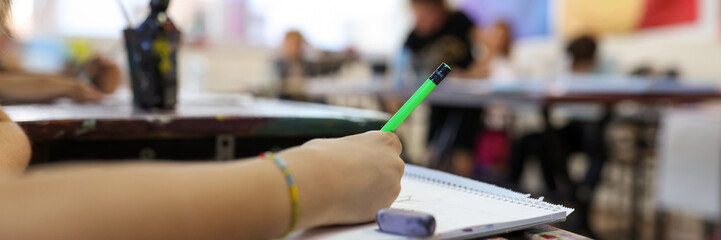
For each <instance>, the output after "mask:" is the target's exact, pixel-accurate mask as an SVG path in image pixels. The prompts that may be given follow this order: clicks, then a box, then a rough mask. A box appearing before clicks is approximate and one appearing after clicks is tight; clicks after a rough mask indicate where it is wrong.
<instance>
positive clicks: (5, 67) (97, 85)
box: [0, 3, 121, 102]
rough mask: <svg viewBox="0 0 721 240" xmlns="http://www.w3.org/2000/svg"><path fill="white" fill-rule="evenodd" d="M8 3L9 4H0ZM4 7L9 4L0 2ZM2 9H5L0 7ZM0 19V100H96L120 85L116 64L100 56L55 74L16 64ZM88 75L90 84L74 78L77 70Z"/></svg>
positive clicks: (7, 31) (6, 27)
mask: <svg viewBox="0 0 721 240" xmlns="http://www.w3.org/2000/svg"><path fill="white" fill-rule="evenodd" d="M2 4H9V3H2ZM0 6H1V7H2V8H7V6H8V5H1V4H0ZM2 11H6V10H5V9H2ZM5 19H6V18H5V16H3V17H2V21H1V22H0V48H2V50H3V52H4V53H5V54H1V55H0V100H3V101H9V102H38V101H40V102H42V101H51V100H53V99H56V98H62V97H67V98H72V99H73V100H75V101H78V102H91V101H99V100H100V99H101V98H102V96H103V94H104V93H112V92H114V91H115V89H116V88H117V87H118V85H119V84H120V77H121V76H120V70H119V68H118V66H117V65H115V64H114V63H112V62H110V61H108V60H107V59H105V58H102V57H95V58H94V59H92V60H90V61H89V62H88V63H87V64H86V65H85V67H82V68H80V70H81V71H77V70H76V71H73V72H71V71H67V72H65V73H57V74H37V73H31V72H28V71H26V70H24V69H22V67H21V66H20V64H19V60H18V59H17V57H16V56H15V55H13V54H9V52H12V51H9V50H10V49H11V48H15V47H16V45H17V44H16V43H15V42H14V39H13V38H12V33H11V32H10V30H9V29H10V28H9V27H8V26H7V23H8V21H6V20H5ZM68 70H69V69H68ZM81 72H82V73H84V74H86V75H87V76H89V78H90V79H89V80H90V81H91V82H92V83H93V84H89V83H84V82H82V81H80V80H79V79H77V78H76V77H73V75H75V76H77V75H78V74H79V73H81Z"/></svg>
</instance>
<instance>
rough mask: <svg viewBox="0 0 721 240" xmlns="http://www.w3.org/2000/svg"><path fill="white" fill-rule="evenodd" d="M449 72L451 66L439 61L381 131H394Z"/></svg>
mask: <svg viewBox="0 0 721 240" xmlns="http://www.w3.org/2000/svg"><path fill="white" fill-rule="evenodd" d="M449 72H451V67H449V66H448V64H446V63H441V65H440V66H438V68H436V71H433V74H431V76H430V77H428V79H427V80H426V82H425V83H423V85H421V87H420V88H418V90H416V93H414V94H413V96H411V98H409V99H408V101H407V102H406V103H405V104H403V106H402V107H401V109H399V110H398V112H396V114H395V115H393V117H392V118H391V119H390V120H388V122H387V123H386V125H385V126H383V128H381V131H386V132H393V131H395V130H396V128H398V126H399V125H401V123H402V122H403V121H404V120H406V118H407V117H408V115H410V114H411V112H413V110H414V109H416V107H418V104H420V103H421V101H423V99H425V98H426V96H428V94H429V93H431V91H433V89H435V88H436V86H438V84H440V83H441V81H443V79H444V78H446V76H447V75H448V73H449Z"/></svg>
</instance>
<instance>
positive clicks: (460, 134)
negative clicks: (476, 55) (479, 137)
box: [404, 12, 481, 153]
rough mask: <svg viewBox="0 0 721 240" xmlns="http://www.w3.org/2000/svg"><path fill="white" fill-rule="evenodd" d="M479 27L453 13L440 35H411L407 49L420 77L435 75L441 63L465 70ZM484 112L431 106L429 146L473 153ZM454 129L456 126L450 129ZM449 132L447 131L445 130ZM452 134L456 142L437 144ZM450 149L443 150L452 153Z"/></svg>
mask: <svg viewBox="0 0 721 240" xmlns="http://www.w3.org/2000/svg"><path fill="white" fill-rule="evenodd" d="M474 27H475V26H474V25H473V22H471V20H470V19H468V17H467V16H466V15H464V14H463V13H460V12H453V13H451V14H450V15H449V16H448V18H447V19H446V23H445V24H443V27H441V28H440V29H439V30H438V31H437V32H435V33H433V34H430V35H428V36H419V35H418V34H417V33H416V32H415V31H414V32H411V33H410V35H408V38H407V39H406V41H405V43H404V47H405V48H406V49H408V50H409V51H410V52H411V53H412V55H413V58H412V61H411V62H412V66H413V70H415V71H416V72H417V73H419V74H425V73H429V74H430V73H431V72H433V70H434V69H435V68H436V67H438V65H439V64H440V63H441V62H445V63H447V64H448V65H450V66H451V67H453V68H456V67H457V68H460V69H465V68H468V67H469V66H470V64H471V63H472V62H473V54H472V46H473V45H472V43H471V37H472V36H470V35H469V33H471V30H472V29H473V28H474ZM480 112H481V111H480V110H479V109H469V108H454V107H442V106H435V105H431V119H430V122H429V124H430V128H429V132H428V142H429V144H438V145H440V146H441V147H452V148H460V149H465V150H468V151H471V150H473V147H474V142H475V137H476V134H477V133H478V131H479V128H480V122H481V121H480V119H481V117H480V115H481V114H480ZM447 125H453V126H447ZM444 129H445V130H444ZM443 131H447V133H448V132H452V133H450V134H451V135H452V138H450V139H445V138H444V140H441V141H449V142H441V143H439V142H437V141H438V139H439V138H442V137H441V135H442V132H443ZM448 150H450V149H440V151H442V152H446V153H447V152H448Z"/></svg>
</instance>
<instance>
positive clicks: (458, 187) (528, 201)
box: [404, 165, 574, 216]
mask: <svg viewBox="0 0 721 240" xmlns="http://www.w3.org/2000/svg"><path fill="white" fill-rule="evenodd" d="M408 167H409V165H406V173H405V174H404V175H405V176H408V177H411V178H414V179H416V180H420V181H423V182H426V183H430V184H433V185H437V186H442V187H444V188H447V189H450V190H454V191H458V192H462V193H468V194H471V195H476V196H480V197H485V198H490V199H494V200H500V201H504V202H509V203H514V204H519V205H523V206H528V207H532V208H538V209H542V210H546V211H554V212H556V211H565V212H566V215H567V216H568V214H571V212H573V211H574V209H572V208H568V207H564V206H562V205H558V204H551V203H547V202H544V201H543V197H539V198H537V199H534V198H531V194H521V193H517V192H514V191H512V190H509V189H506V188H503V187H498V186H495V185H490V184H487V183H484V184H487V185H490V186H493V187H496V188H498V189H499V190H501V191H504V192H510V193H515V194H516V195H519V196H523V197H514V196H505V195H503V194H501V193H500V192H501V191H497V192H499V193H491V192H487V191H484V190H481V189H480V188H473V187H469V186H466V185H464V184H457V183H452V182H449V181H444V180H441V179H437V178H434V177H430V176H424V175H420V174H416V173H412V172H415V171H410V172H409V171H408ZM414 168H419V169H420V167H414ZM419 171H435V172H437V171H436V170H425V169H424V170H419ZM434 175H448V176H444V177H452V178H460V177H458V176H455V175H451V174H447V173H441V172H437V173H436V174H434ZM469 180H470V179H469ZM470 181H473V182H477V183H483V182H479V181H475V180H470Z"/></svg>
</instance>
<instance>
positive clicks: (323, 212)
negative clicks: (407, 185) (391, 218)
mask: <svg viewBox="0 0 721 240" xmlns="http://www.w3.org/2000/svg"><path fill="white" fill-rule="evenodd" d="M401 150H402V146H401V143H400V140H399V139H398V137H397V136H396V135H395V134H393V133H389V132H381V131H372V132H366V133H363V134H358V135H352V136H348V137H344V138H337V139H316V140H312V141H310V142H307V143H305V144H303V145H302V146H301V147H297V148H292V149H289V150H287V151H283V152H282V153H280V156H281V157H282V158H283V159H285V160H286V161H288V165H289V168H290V169H291V172H292V173H293V176H294V177H295V178H296V182H297V184H298V188H299V195H300V218H305V220H307V221H305V222H308V223H309V224H310V225H312V226H313V225H328V224H351V223H360V222H368V221H371V220H373V219H374V217H375V214H376V212H377V211H378V210H379V209H381V208H387V207H389V206H390V204H391V203H393V201H394V200H395V199H396V197H397V196H398V193H399V192H400V187H401V186H400V179H401V177H402V176H403V169H404V164H403V160H402V159H401V158H400V153H401ZM298 159H306V160H302V161H298ZM308 213H312V214H308ZM311 215H313V216H311Z"/></svg>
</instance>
